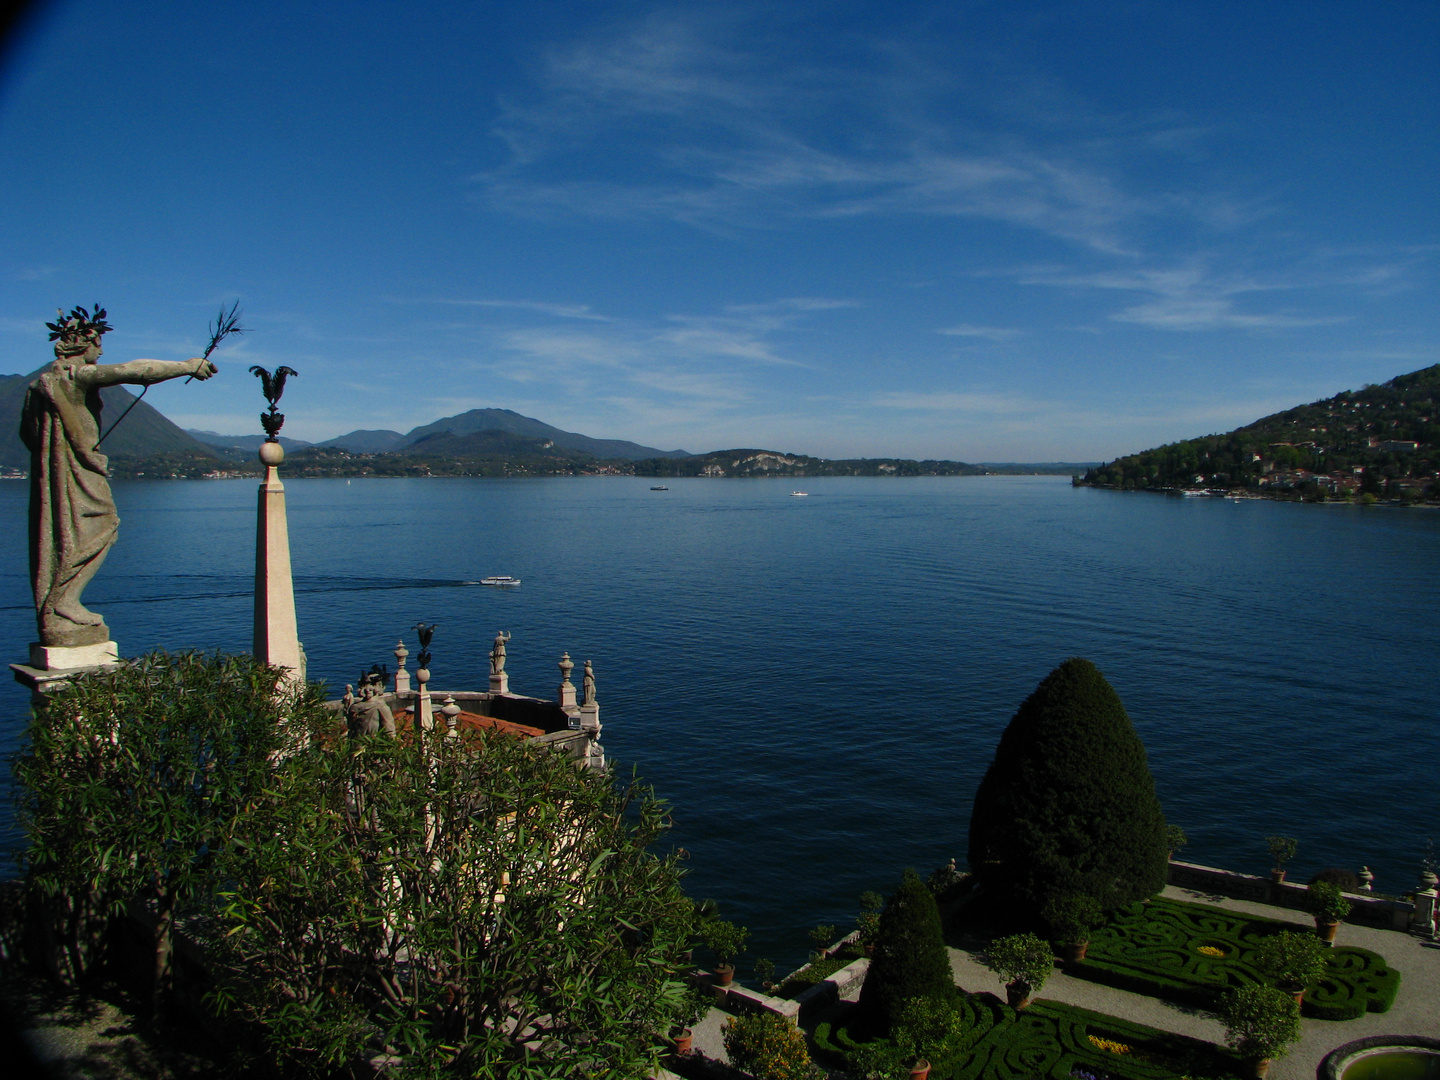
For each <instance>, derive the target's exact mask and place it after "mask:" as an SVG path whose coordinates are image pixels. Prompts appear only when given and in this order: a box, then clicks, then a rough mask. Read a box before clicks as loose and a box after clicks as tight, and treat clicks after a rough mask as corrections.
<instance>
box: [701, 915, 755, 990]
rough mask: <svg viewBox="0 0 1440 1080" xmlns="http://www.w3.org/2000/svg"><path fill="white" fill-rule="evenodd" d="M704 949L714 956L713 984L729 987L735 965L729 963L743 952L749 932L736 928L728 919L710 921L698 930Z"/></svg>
mask: <svg viewBox="0 0 1440 1080" xmlns="http://www.w3.org/2000/svg"><path fill="white" fill-rule="evenodd" d="M700 937H701V938H702V939H703V940H704V942H705V946H706V948H708V949H709V950H710V951H711V952H712V953H714V954H715V983H716V985H718V986H729V985H730V982H731V980H733V979H734V978H735V965H734V964H732V963H731V962H730V961H731V960H732V959H734V958H735V957H736V956H739V955H740V954H741V953H742V952H744V951H745V941H746V939H747V938H749V937H750V931H749V930H747V929H746V928H745V927H743V926H736V925H735V924H734V923H733V922H731V921H730V920H729V919H711V920H710V921H709V922H707V923H706V924H705V925H704V927H702V928H701V930H700Z"/></svg>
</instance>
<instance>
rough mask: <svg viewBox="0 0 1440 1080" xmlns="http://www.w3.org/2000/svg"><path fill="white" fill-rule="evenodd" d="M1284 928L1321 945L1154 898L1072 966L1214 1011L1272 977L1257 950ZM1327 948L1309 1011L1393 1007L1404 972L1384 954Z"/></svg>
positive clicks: (1334, 1013) (1348, 1014) (1247, 919)
mask: <svg viewBox="0 0 1440 1080" xmlns="http://www.w3.org/2000/svg"><path fill="white" fill-rule="evenodd" d="M1282 931H1286V932H1289V933H1290V934H1293V935H1294V936H1296V937H1302V938H1307V939H1309V940H1312V941H1315V942H1316V943H1317V945H1318V944H1319V939H1318V938H1316V937H1315V936H1314V934H1313V932H1306V933H1301V932H1300V931H1299V928H1298V927H1296V926H1295V925H1294V924H1293V923H1282V922H1277V921H1275V920H1271V919H1259V918H1255V917H1253V916H1246V915H1241V914H1237V913H1234V912H1228V911H1222V910H1219V909H1217V908H1214V907H1210V906H1208V905H1203V904H1184V903H1179V902H1177V901H1173V900H1165V899H1163V898H1162V899H1156V900H1152V901H1151V902H1150V903H1149V904H1148V905H1141V904H1136V905H1135V906H1134V907H1133V908H1132V909H1130V910H1128V911H1125V912H1122V913H1121V914H1120V915H1118V916H1117V917H1116V918H1115V919H1114V920H1113V921H1112V922H1110V923H1109V924H1108V925H1107V926H1105V927H1104V928H1102V929H1100V930H1098V931H1096V932H1095V933H1094V934H1092V935H1091V938H1090V951H1089V955H1088V956H1087V957H1086V959H1085V960H1083V961H1081V962H1080V963H1079V964H1076V965H1073V966H1072V967H1071V968H1070V969H1069V970H1070V972H1071V974H1074V975H1078V976H1079V977H1080V978H1084V979H1090V980H1093V981H1095V982H1101V983H1105V984H1106V985H1107V986H1114V987H1117V988H1118V989H1122V990H1130V991H1133V992H1135V993H1139V994H1148V995H1151V996H1154V997H1162V998H1166V999H1167V1000H1170V1001H1176V1002H1180V1003H1183V1004H1187V1005H1194V1006H1197V1007H1199V1008H1202V1009H1213V1008H1214V1007H1215V1004H1216V1002H1217V1000H1218V998H1219V995H1220V994H1221V993H1223V992H1224V991H1225V990H1227V989H1229V988H1230V987H1232V986H1237V985H1246V984H1251V983H1254V984H1262V983H1264V982H1266V981H1267V980H1268V979H1270V978H1273V977H1272V976H1270V975H1268V974H1267V973H1266V971H1265V970H1264V969H1262V967H1261V966H1260V963H1259V960H1258V954H1259V953H1260V951H1261V950H1262V949H1263V948H1265V947H1266V942H1268V941H1269V940H1270V939H1271V938H1272V937H1274V936H1278V934H1279V932H1282ZM1202 947H1211V948H1214V947H1219V949H1220V950H1221V951H1222V952H1223V953H1224V955H1222V956H1210V955H1206V954H1204V953H1202V952H1200V949H1201V948H1202ZM1322 952H1323V955H1324V960H1325V965H1326V967H1325V971H1324V973H1323V975H1322V976H1321V977H1320V979H1319V980H1318V981H1315V982H1312V983H1310V984H1309V985H1308V986H1307V988H1306V994H1305V1004H1304V1008H1303V1012H1304V1015H1306V1016H1309V1017H1314V1018H1316V1019H1320V1020H1351V1019H1354V1018H1355V1017H1358V1016H1363V1015H1365V1013H1366V1011H1367V1010H1368V1011H1370V1012H1385V1011H1386V1010H1387V1009H1389V1008H1390V1005H1391V1004H1392V1003H1393V1002H1394V1000H1395V995H1396V993H1397V992H1398V990H1399V986H1400V973H1399V972H1398V971H1396V970H1395V969H1394V968H1392V967H1390V966H1389V965H1388V964H1387V963H1386V961H1385V958H1384V957H1383V956H1381V955H1379V954H1378V953H1374V952H1370V951H1369V950H1367V949H1357V948H1354V947H1349V946H1346V947H1340V948H1333V949H1331V948H1327V949H1323V950H1322Z"/></svg>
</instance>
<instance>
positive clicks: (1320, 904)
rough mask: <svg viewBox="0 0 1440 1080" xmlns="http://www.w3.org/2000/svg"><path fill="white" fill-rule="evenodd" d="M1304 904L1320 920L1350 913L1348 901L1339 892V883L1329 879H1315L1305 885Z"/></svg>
mask: <svg viewBox="0 0 1440 1080" xmlns="http://www.w3.org/2000/svg"><path fill="white" fill-rule="evenodd" d="M1305 906H1306V907H1307V908H1308V909H1309V911H1310V914H1312V915H1314V916H1315V917H1316V918H1317V919H1320V920H1321V921H1322V922H1323V921H1333V920H1338V919H1343V918H1345V916H1346V915H1349V914H1350V901H1349V900H1347V899H1345V897H1344V895H1343V894H1342V893H1341V892H1340V886H1339V885H1335V884H1333V883H1331V882H1329V881H1317V882H1315V883H1314V884H1313V885H1310V886H1307V887H1306V890H1305Z"/></svg>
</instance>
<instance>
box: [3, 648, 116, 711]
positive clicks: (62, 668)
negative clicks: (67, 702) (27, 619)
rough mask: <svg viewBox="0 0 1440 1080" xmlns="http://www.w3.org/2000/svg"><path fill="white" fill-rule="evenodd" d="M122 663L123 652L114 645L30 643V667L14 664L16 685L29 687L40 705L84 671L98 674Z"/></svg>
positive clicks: (11, 666) (12, 665)
mask: <svg viewBox="0 0 1440 1080" xmlns="http://www.w3.org/2000/svg"><path fill="white" fill-rule="evenodd" d="M119 663H120V649H119V646H117V645H116V644H115V642H113V641H102V642H99V643H98V644H95V645H41V644H40V643H39V642H38V641H32V642H31V643H30V663H28V664H11V665H10V670H11V671H12V672H14V673H15V681H16V682H18V683H19V684H20V685H21V686H28V687H29V688H30V692H31V694H32V695H33V696H34V698H35V699H36V700H37V701H38V700H41V699H43V698H44V696H45V695H46V694H49V693H51V692H53V691H54V690H55V689H56V688H57V687H60V686H63V685H64V684H65V683H67V682H69V681H70V679H71V678H73V677H74V676H76V675H78V674H80V673H81V672H82V671H98V670H100V669H101V668H107V667H114V666H115V665H117V664H119Z"/></svg>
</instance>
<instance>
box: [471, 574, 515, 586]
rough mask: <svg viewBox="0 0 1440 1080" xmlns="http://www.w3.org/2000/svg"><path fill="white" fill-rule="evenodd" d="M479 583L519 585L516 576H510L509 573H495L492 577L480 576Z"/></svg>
mask: <svg viewBox="0 0 1440 1080" xmlns="http://www.w3.org/2000/svg"><path fill="white" fill-rule="evenodd" d="M480 584H481V585H500V586H505V585H519V584H520V579H519V578H518V577H511V576H510V575H509V574H496V575H495V576H494V577H482V578H481V579H480Z"/></svg>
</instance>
